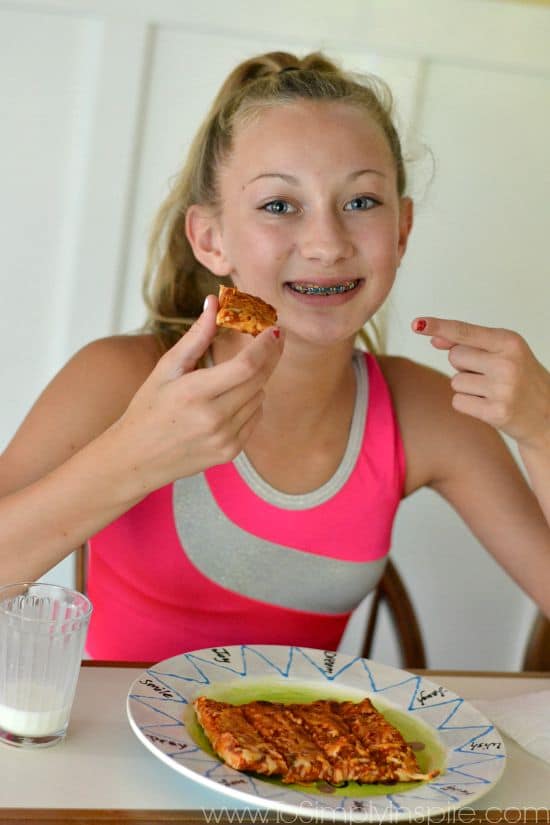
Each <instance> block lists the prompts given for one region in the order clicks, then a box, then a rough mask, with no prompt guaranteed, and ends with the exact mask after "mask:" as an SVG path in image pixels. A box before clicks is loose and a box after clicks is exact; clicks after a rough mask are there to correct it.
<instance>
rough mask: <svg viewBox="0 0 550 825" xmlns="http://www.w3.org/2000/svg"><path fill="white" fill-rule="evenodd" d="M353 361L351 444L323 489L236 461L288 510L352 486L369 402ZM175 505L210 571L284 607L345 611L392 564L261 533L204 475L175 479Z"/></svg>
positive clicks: (179, 524) (182, 534)
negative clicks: (232, 510)
mask: <svg viewBox="0 0 550 825" xmlns="http://www.w3.org/2000/svg"><path fill="white" fill-rule="evenodd" d="M354 366H355V371H356V376H357V393H356V403H355V410H354V413H353V420H352V425H351V429H350V436H349V441H348V447H347V449H346V452H345V455H344V458H343V460H342V463H341V464H340V466H339V467H338V469H337V471H336V473H335V474H334V476H333V477H332V479H330V480H329V481H328V482H327V484H325V485H323V487H321V488H319V490H318V491H313V492H312V493H306V494H304V495H300V496H292V495H288V494H285V493H280V492H278V491H275V490H274V489H273V488H271V487H269V485H267V484H266V482H265V481H264V480H263V479H261V477H260V476H258V475H257V474H256V473H255V471H254V470H253V468H252V467H251V465H249V464H248V462H246V464H247V466H246V468H245V467H243V463H242V462H236V465H237V469H238V470H239V472H240V473H241V475H244V476H245V480H246V483H247V484H248V486H249V487H251V488H252V489H253V490H254V492H256V494H257V495H259V496H260V498H262V499H264V500H269V501H271V503H273V504H278V506H280V507H283V508H284V507H285V506H286V507H287V508H288V509H292V510H300V509H307V508H309V507H314V506H318V505H319V504H320V503H321V502H322V501H326V500H327V498H330V497H332V496H333V495H335V494H336V493H337V492H338V490H339V489H341V487H342V486H343V484H345V482H346V481H347V479H348V477H349V475H350V473H351V472H352V470H353V467H354V466H355V463H356V461H357V457H358V455H359V451H360V448H361V443H362V436H363V432H364V424H365V415H366V407H367V403H366V397H367V396H366V380H367V379H366V370H365V368H364V360H363V356H362V354H361V355H358V357H356V358H355V359H354ZM243 470H244V473H243ZM321 491H322V494H321V495H319V493H321ZM173 506H174V521H175V524H176V530H177V533H178V536H179V539H180V542H181V544H182V546H183V547H184V548H185V552H186V554H187V556H188V557H189V559H190V561H191V562H192V563H193V564H194V565H195V567H196V568H197V569H198V570H199V571H200V572H201V573H202V574H203V575H204V576H206V577H207V578H209V579H211V580H212V581H214V582H216V583H217V584H219V585H220V586H222V587H226V588H228V589H229V590H232V591H234V592H237V593H240V594H241V595H243V596H248V597H250V598H253V599H258V600H260V601H262V602H266V603H268V604H273V605H277V606H279V607H286V608H292V609H296V610H309V611H313V612H316V613H345V612H347V611H349V610H352V609H353V608H354V607H356V606H357V604H358V603H359V602H360V601H361V599H362V598H363V596H365V595H366V594H367V593H368V592H369V591H370V590H372V589H373V588H374V587H375V586H376V584H377V582H378V580H379V578H380V576H381V575H382V572H383V570H384V567H385V564H386V557H384V558H382V559H378V560H376V561H368V562H350V561H342V560H340V559H333V558H327V557H325V556H318V555H315V554H311V553H306V552H302V551H299V550H295V549H293V548H290V547H286V546H285V545H282V544H276V543H275V542H270V541H266V540H265V539H261V538H258V537H257V536H254V535H252V534H251V533H248V532H247V531H245V530H242V529H241V528H240V527H238V525H236V524H235V523H234V522H232V521H231V520H230V519H228V518H227V516H225V514H224V513H223V512H222V511H221V510H220V508H219V507H218V504H217V502H216V500H215V499H214V497H213V495H212V493H211V492H210V488H209V486H208V484H207V482H206V479H205V477H204V475H203V474H202V473H200V474H198V475H195V476H190V477H189V478H181V479H178V480H177V481H176V482H175V483H174V500H173Z"/></svg>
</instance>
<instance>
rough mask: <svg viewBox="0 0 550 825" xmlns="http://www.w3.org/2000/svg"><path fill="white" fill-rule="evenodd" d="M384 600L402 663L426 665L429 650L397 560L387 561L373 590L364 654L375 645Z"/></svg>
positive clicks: (405, 665) (415, 665)
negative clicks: (395, 561) (425, 645)
mask: <svg viewBox="0 0 550 825" xmlns="http://www.w3.org/2000/svg"><path fill="white" fill-rule="evenodd" d="M382 604H385V605H386V607H387V608H388V610H389V613H390V618H391V622H392V625H393V629H394V632H395V635H396V637H397V641H398V645H399V650H400V653H401V662H400V664H401V667H403V668H406V669H407V668H425V667H427V663H426V652H425V649H424V642H423V640H422V633H421V630H420V625H419V623H418V619H417V618H416V613H415V611H414V607H413V603H412V601H411V599H410V596H409V594H408V592H407V589H406V587H405V585H404V584H403V581H402V579H401V576H400V575H399V572H398V570H397V568H396V566H395V564H394V563H393V562H392V561H391V559H390V560H388V563H387V564H386V568H385V570H384V575H383V576H382V578H381V579H380V582H379V584H378V587H377V588H376V591H375V593H374V597H373V603H372V605H371V609H370V613H369V617H368V620H367V627H366V631H365V640H364V642H363V650H362V653H361V655H362V656H364V657H365V658H366V659H368V658H369V656H370V652H371V649H372V645H373V641H374V636H375V632H376V624H377V620H378V614H379V611H380V606H381V605H382Z"/></svg>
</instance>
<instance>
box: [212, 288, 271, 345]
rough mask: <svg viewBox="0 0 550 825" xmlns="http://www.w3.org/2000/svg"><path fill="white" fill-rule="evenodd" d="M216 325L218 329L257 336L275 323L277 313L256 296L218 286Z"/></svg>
mask: <svg viewBox="0 0 550 825" xmlns="http://www.w3.org/2000/svg"><path fill="white" fill-rule="evenodd" d="M218 303H219V308H218V313H217V315H216V324H217V325H218V326H219V327H225V328H227V329H234V330H237V331H238V332H246V333H248V334H249V335H254V336H256V335H259V334H260V332H263V330H264V329H268V327H272V326H273V325H274V324H276V323H277V311H276V309H275V307H272V306H271V304H268V303H266V301H263V300H262V299H261V298H258V297H257V296H256V295H249V294H248V292H239V290H238V289H235V287H231V286H220V292H219V295H218Z"/></svg>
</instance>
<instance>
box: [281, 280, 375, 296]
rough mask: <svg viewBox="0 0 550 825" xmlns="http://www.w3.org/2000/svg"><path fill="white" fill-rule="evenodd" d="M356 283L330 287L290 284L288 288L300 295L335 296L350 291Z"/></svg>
mask: <svg viewBox="0 0 550 825" xmlns="http://www.w3.org/2000/svg"><path fill="white" fill-rule="evenodd" d="M358 283H359V281H342V283H341V284H333V285H332V286H319V285H318V284H292V283H291V284H289V287H290V288H291V289H293V290H294V292H299V293H300V294H301V295H337V294H338V293H341V292H350V291H351V290H352V289H355V287H356V286H357V284H358Z"/></svg>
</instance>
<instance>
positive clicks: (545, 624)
mask: <svg viewBox="0 0 550 825" xmlns="http://www.w3.org/2000/svg"><path fill="white" fill-rule="evenodd" d="M523 670H539V671H550V619H547V618H546V616H544V615H543V614H542V613H539V614H538V616H537V617H536V619H535V621H534V622H533V626H532V628H531V633H530V635H529V639H528V641H527V647H526V649H525V656H524V658H523Z"/></svg>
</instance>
